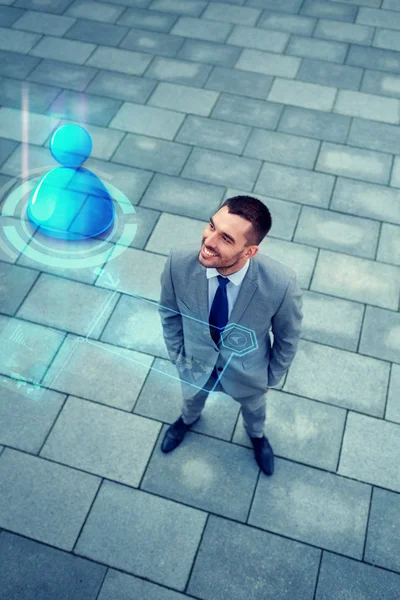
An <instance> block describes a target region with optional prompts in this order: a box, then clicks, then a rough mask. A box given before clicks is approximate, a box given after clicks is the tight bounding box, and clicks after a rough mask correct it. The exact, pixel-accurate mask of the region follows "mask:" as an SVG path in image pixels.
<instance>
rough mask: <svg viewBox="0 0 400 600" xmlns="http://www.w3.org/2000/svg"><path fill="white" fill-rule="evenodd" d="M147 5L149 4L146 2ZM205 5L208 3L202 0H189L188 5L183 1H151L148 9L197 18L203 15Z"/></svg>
mask: <svg viewBox="0 0 400 600" xmlns="http://www.w3.org/2000/svg"><path fill="white" fill-rule="evenodd" d="M147 4H149V3H148V2H147ZM207 4H208V3H207V2H205V1H204V0H191V2H190V3H189V2H185V0H153V1H152V2H150V5H151V6H149V8H150V9H151V10H160V11H165V12H168V13H177V14H180V15H191V16H192V17H198V16H200V15H201V14H202V13H204V9H205V8H206V7H207Z"/></svg>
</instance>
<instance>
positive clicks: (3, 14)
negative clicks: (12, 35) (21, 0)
mask: <svg viewBox="0 0 400 600" xmlns="http://www.w3.org/2000/svg"><path fill="white" fill-rule="evenodd" d="M10 4H11V2H10ZM23 13H24V11H23V10H21V9H20V8H15V7H13V6H0V22H1V24H2V26H3V27H8V26H9V25H12V24H13V23H15V21H17V20H18V19H19V17H20V16H21V15H23Z"/></svg>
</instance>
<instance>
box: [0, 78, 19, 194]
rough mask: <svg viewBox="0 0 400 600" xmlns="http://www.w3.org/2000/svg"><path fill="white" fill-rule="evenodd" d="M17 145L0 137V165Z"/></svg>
mask: <svg viewBox="0 0 400 600" xmlns="http://www.w3.org/2000/svg"><path fill="white" fill-rule="evenodd" d="M3 81H4V80H3ZM17 147H18V143H17V142H16V141H13V140H7V139H6V138H0V165H2V164H3V163H4V162H5V161H6V160H7V159H8V157H9V156H10V155H11V154H12V153H13V152H14V150H15V149H16V148H17ZM4 183H5V182H4Z"/></svg>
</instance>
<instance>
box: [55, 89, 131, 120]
mask: <svg viewBox="0 0 400 600" xmlns="http://www.w3.org/2000/svg"><path fill="white" fill-rule="evenodd" d="M120 107H121V102H120V101H119V100H112V99H110V98H101V97H100V96H92V95H89V94H85V96H84V104H83V102H82V94H80V93H78V92H74V91H66V90H65V91H63V92H61V94H60V95H59V96H58V97H57V98H56V100H55V101H54V102H53V104H52V105H51V106H50V107H49V113H50V114H51V115H52V116H53V117H54V118H57V117H62V118H65V119H71V120H73V121H74V122H76V121H83V122H88V123H92V124H93V125H101V126H104V127H106V126H107V125H109V124H110V121H111V120H112V118H113V117H114V116H115V115H116V114H117V112H118V109H119V108H120Z"/></svg>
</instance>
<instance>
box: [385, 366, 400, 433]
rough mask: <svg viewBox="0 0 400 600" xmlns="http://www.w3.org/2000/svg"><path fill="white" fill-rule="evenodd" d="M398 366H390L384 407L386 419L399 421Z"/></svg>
mask: <svg viewBox="0 0 400 600" xmlns="http://www.w3.org/2000/svg"><path fill="white" fill-rule="evenodd" d="M399 397H400V367H399V365H393V366H392V373H391V377H390V386H389V394H388V401H387V407H386V419H388V420H389V421H396V422H397V423H400V402H399Z"/></svg>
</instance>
